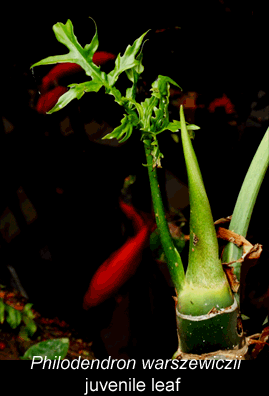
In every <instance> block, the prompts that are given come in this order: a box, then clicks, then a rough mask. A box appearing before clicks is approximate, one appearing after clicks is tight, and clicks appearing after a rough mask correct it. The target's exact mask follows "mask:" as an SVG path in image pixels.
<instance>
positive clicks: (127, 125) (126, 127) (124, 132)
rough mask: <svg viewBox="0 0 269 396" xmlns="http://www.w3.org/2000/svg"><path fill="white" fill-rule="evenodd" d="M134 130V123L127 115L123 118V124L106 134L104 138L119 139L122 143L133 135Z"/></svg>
mask: <svg viewBox="0 0 269 396" xmlns="http://www.w3.org/2000/svg"><path fill="white" fill-rule="evenodd" d="M132 131H133V124H132V122H131V121H130V120H129V119H128V117H127V116H126V115H125V116H124V118H123V119H122V120H121V125H120V126H118V127H117V128H115V129H114V130H113V132H111V133H109V134H108V135H106V136H104V137H103V138H102V139H117V140H118V141H119V142H120V143H122V142H125V141H126V140H127V139H128V138H129V137H130V136H131V134H132ZM121 138H122V139H121ZM119 139H121V140H119Z"/></svg>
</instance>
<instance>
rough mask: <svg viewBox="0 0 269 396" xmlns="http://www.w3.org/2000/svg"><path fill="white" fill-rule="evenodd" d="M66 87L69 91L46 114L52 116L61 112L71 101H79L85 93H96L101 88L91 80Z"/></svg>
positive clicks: (100, 85)
mask: <svg viewBox="0 0 269 396" xmlns="http://www.w3.org/2000/svg"><path fill="white" fill-rule="evenodd" d="M68 87H70V89H69V90H68V91H67V92H66V93H64V94H63V95H62V96H61V97H60V98H59V100H58V102H57V103H56V105H55V106H54V107H53V108H52V109H51V110H50V111H48V113H47V114H52V113H55V112H56V111H59V110H61V109H62V108H63V107H65V106H66V105H68V103H70V102H71V101H72V100H73V99H75V98H77V99H80V98H81V97H82V96H83V95H84V93H85V92H98V91H99V89H100V88H101V87H102V84H100V82H96V81H94V80H92V81H88V82H85V83H81V84H71V85H69V86H68Z"/></svg>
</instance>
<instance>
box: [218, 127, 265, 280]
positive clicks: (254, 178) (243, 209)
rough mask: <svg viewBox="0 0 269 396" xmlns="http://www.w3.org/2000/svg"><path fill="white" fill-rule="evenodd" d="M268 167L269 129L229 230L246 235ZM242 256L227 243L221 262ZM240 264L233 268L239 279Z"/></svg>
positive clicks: (248, 176) (256, 155)
mask: <svg viewBox="0 0 269 396" xmlns="http://www.w3.org/2000/svg"><path fill="white" fill-rule="evenodd" d="M268 165H269V128H268V129H267V131H266V133H265V135H264V137H263V139H262V141H261V143H260V145H259V147H258V149H257V151H256V154H255V155H254V157H253V160H252V162H251V164H250V167H249V169H248V172H247V174H246V177H245V179H244V182H243V184H242V187H241V190H240V193H239V195H238V198H237V201H236V205H235V207H234V211H233V215H232V220H231V223H230V227H229V229H230V230H232V231H234V232H236V233H237V234H240V235H242V236H243V237H244V238H245V237H246V235H247V230H248V226H249V222H250V219H251V215H252V211H253V208H254V205H255V202H256V199H257V195H258V192H259V190H260V187H261V184H262V181H263V179H264V175H265V173H266V170H267V168H268ZM241 256H242V248H238V247H237V246H235V245H234V244H233V243H231V242H229V243H228V244H227V245H226V246H225V249H224V252H223V257H222V261H223V262H226V263H229V262H231V261H234V260H238V259H239V258H240V257H241ZM240 268H241V264H239V263H238V265H236V266H235V274H236V276H237V278H238V279H240Z"/></svg>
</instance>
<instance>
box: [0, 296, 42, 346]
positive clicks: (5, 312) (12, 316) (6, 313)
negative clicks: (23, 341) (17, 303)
mask: <svg viewBox="0 0 269 396" xmlns="http://www.w3.org/2000/svg"><path fill="white" fill-rule="evenodd" d="M32 305H33V304H29V303H28V304H26V305H25V306H24V309H23V310H22V311H19V310H17V309H15V308H13V307H12V306H11V305H8V304H5V303H4V301H3V299H2V298H0V323H1V324H3V323H4V321H5V320H6V322H7V323H8V324H9V325H10V327H11V328H12V329H16V328H17V327H18V326H20V325H21V324H22V323H24V326H23V327H22V328H21V331H22V332H23V334H24V335H25V337H26V338H27V337H28V336H32V335H33V334H34V333H35V332H36V329H37V327H36V324H35V322H34V314H33V312H32V310H31V307H32Z"/></svg>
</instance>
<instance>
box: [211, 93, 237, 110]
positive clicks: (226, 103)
mask: <svg viewBox="0 0 269 396" xmlns="http://www.w3.org/2000/svg"><path fill="white" fill-rule="evenodd" d="M217 107H224V109H225V113H226V114H233V113H235V109H234V105H233V104H232V102H231V101H230V99H229V98H228V96H226V95H225V94H223V95H222V97H221V98H216V99H214V100H213V102H211V103H210V105H209V106H208V110H209V111H210V113H214V111H215V110H216V108H217Z"/></svg>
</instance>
